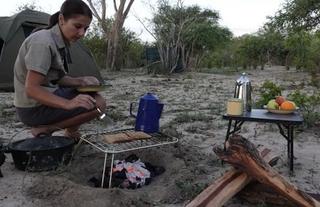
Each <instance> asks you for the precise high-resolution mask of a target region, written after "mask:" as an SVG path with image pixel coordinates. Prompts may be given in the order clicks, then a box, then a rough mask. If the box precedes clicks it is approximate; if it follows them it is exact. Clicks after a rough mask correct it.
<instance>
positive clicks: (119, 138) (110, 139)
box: [102, 131, 151, 144]
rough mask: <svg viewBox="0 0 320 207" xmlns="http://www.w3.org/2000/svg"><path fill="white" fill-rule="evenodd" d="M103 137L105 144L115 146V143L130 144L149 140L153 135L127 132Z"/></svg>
mask: <svg viewBox="0 0 320 207" xmlns="http://www.w3.org/2000/svg"><path fill="white" fill-rule="evenodd" d="M102 137H103V138H102V139H103V141H104V142H106V143H108V144H114V143H121V142H129V141H133V140H139V139H149V138H151V135H149V134H147V133H145V132H141V131H127V132H120V133H116V134H105V135H103V136H102Z"/></svg>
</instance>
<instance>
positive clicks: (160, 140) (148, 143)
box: [81, 129, 178, 153]
mask: <svg viewBox="0 0 320 207" xmlns="http://www.w3.org/2000/svg"><path fill="white" fill-rule="evenodd" d="M133 131H134V129H119V130H115V131H102V132H97V133H93V134H86V135H83V136H82V137H81V139H82V140H83V141H85V142H87V143H89V144H90V145H92V146H93V147H95V148H97V149H99V150H100V151H103V152H105V153H120V152H127V151H132V150H137V149H144V148H150V147H156V146H162V145H167V144H173V143H176V142H178V139H177V138H175V137H171V136H168V135H166V134H163V133H161V132H157V133H148V134H149V135H151V138H149V139H140V140H132V141H128V142H122V143H113V144H108V143H106V142H104V141H103V140H102V135H106V134H115V133H120V132H133Z"/></svg>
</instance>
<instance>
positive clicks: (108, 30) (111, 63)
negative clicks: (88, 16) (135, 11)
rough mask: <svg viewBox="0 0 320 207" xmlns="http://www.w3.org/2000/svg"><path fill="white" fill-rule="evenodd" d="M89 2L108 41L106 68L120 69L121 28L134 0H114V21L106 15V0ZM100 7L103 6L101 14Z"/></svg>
mask: <svg viewBox="0 0 320 207" xmlns="http://www.w3.org/2000/svg"><path fill="white" fill-rule="evenodd" d="M87 2H88V3H89V6H90V8H91V9H92V11H93V15H94V16H95V17H96V18H97V20H98V22H99V24H100V26H101V28H102V30H103V31H104V36H105V38H106V42H107V51H106V53H107V59H106V68H109V69H110V70H119V69H120V68H116V62H117V57H118V56H120V55H119V54H118V49H119V40H120V35H121V30H122V28H123V24H124V21H125V19H126V17H127V16H128V13H129V11H130V8H131V6H132V4H133V2H134V0H128V2H127V0H119V4H117V1H116V0H113V6H114V10H115V14H114V18H113V21H110V20H108V19H107V17H106V8H107V6H106V0H100V1H99V2H98V3H96V2H93V1H92V0H87ZM98 8H101V9H100V12H101V13H100V14H99V9H98Z"/></svg>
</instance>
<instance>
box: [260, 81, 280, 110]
mask: <svg viewBox="0 0 320 207" xmlns="http://www.w3.org/2000/svg"><path fill="white" fill-rule="evenodd" d="M281 90H282V89H281V87H280V86H277V85H276V84H275V83H273V82H272V81H265V82H264V83H263V84H262V86H261V87H260V88H259V94H260V99H259V100H258V101H257V102H256V104H255V105H256V107H258V108H262V107H263V105H266V104H267V103H268V101H269V100H271V99H274V98H275V97H276V96H280V95H281Z"/></svg>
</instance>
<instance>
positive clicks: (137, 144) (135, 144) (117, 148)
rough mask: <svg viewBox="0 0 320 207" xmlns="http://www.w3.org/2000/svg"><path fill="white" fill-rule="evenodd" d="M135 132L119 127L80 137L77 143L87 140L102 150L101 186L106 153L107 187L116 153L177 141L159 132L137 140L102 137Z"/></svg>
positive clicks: (110, 180) (104, 170) (104, 171)
mask: <svg viewBox="0 0 320 207" xmlns="http://www.w3.org/2000/svg"><path fill="white" fill-rule="evenodd" d="M132 132H135V131H134V129H119V130H114V131H101V132H97V133H91V134H85V135H83V136H82V137H81V138H80V142H79V145H80V144H81V143H82V141H85V142H87V143H88V144H90V145H91V146H92V147H94V148H95V149H97V150H99V151H101V152H103V153H104V154H105V156H104V163H103V171H102V180H101V187H103V183H104V177H105V173H106V166H107V158H108V154H111V163H110V176H109V185H108V186H109V188H110V187H111V182H112V176H111V175H112V167H113V162H114V156H115V154H117V153H123V152H129V151H134V150H138V149H146V148H151V147H158V146H162V145H168V144H174V143H177V142H178V139H177V138H175V137H171V136H168V135H166V134H163V133H161V132H156V133H148V135H150V136H149V137H148V138H147V139H137V140H129V141H125V142H120V143H107V142H106V141H104V139H103V137H104V136H105V135H112V134H119V133H127V134H128V133H132Z"/></svg>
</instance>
